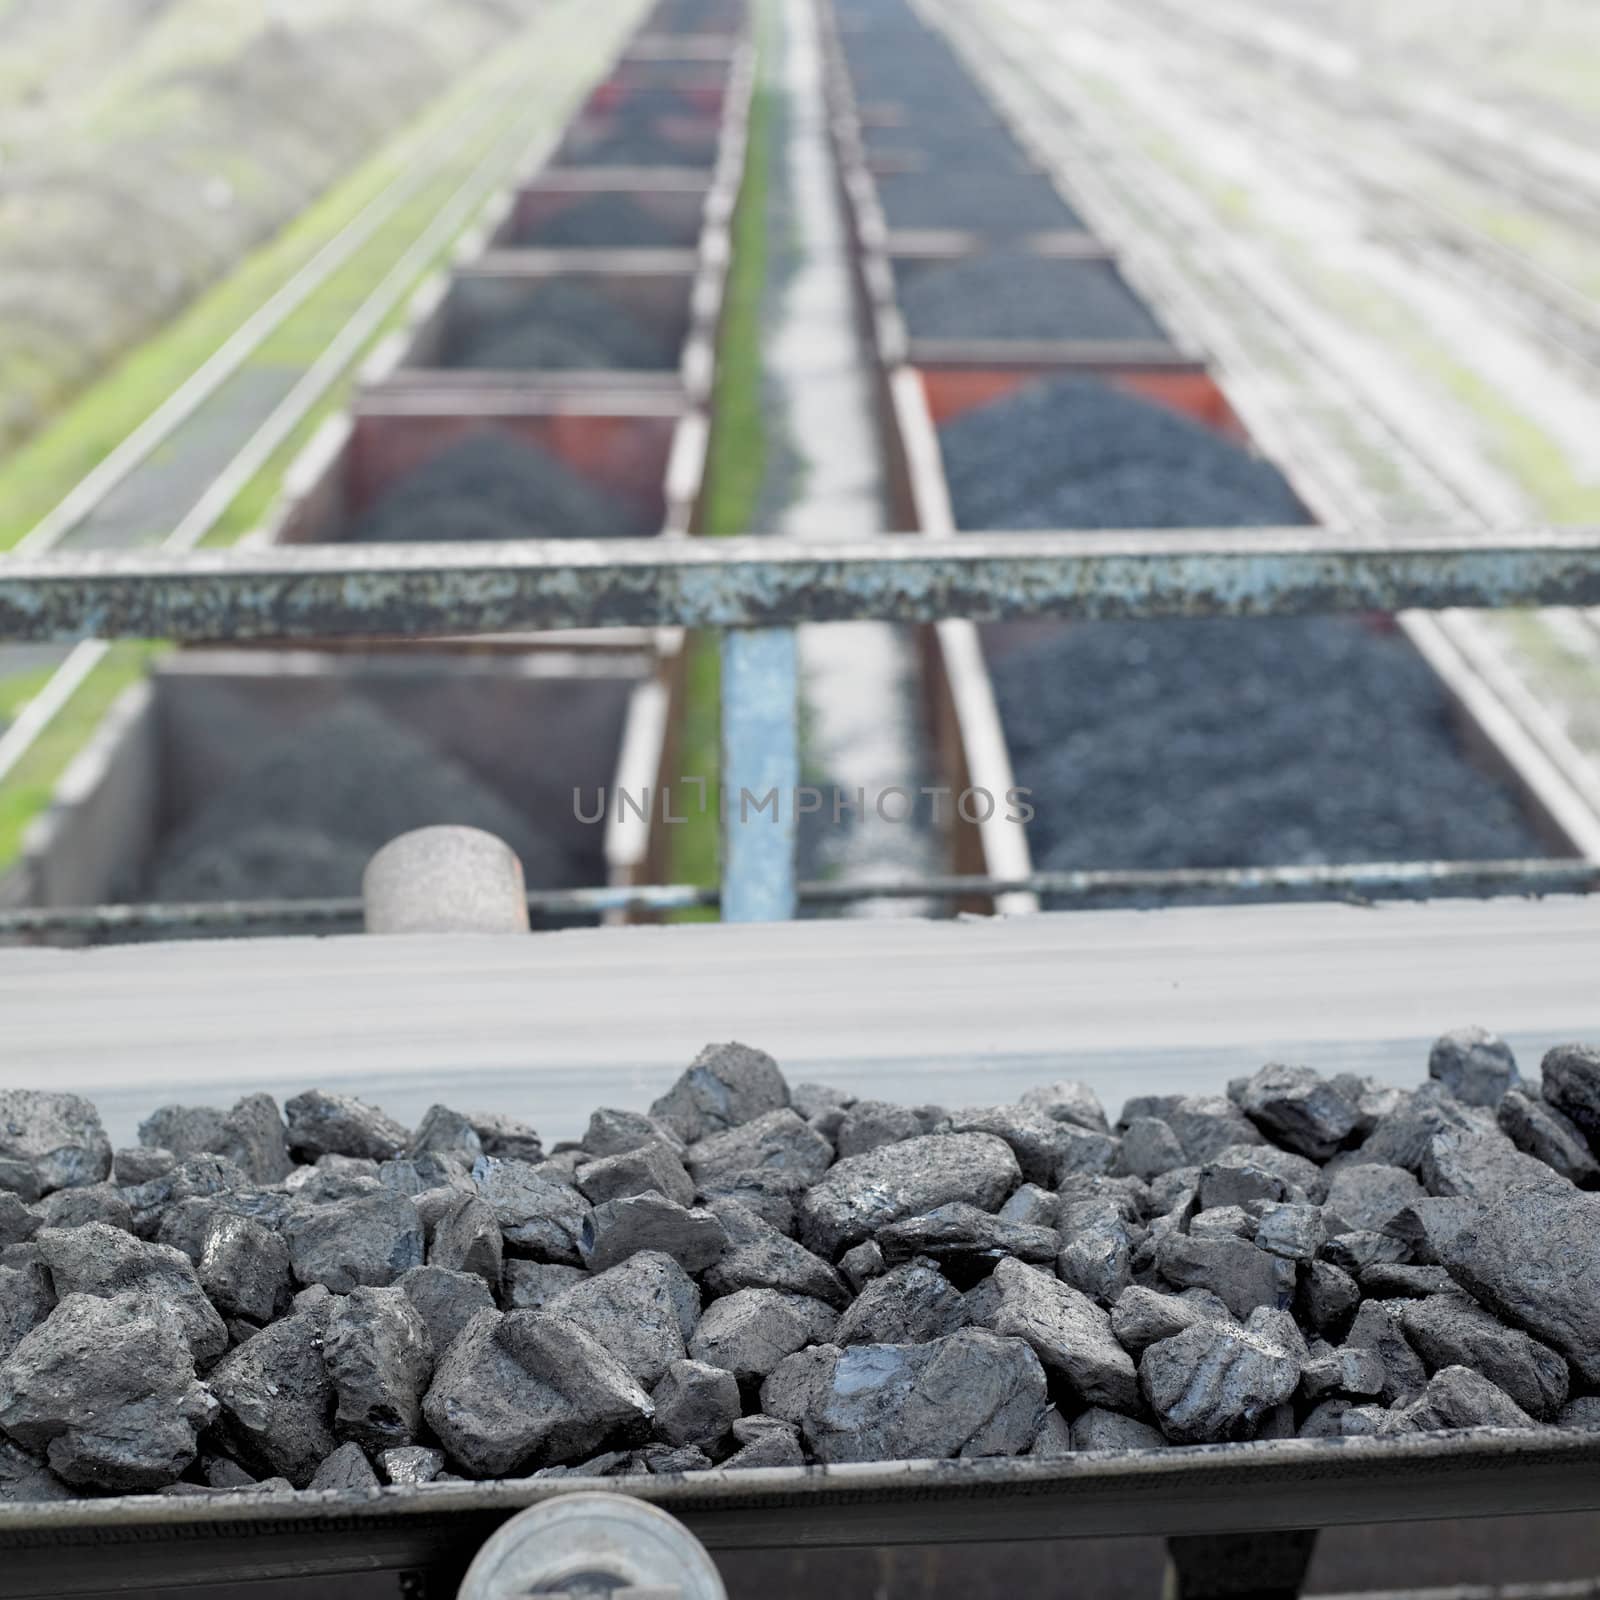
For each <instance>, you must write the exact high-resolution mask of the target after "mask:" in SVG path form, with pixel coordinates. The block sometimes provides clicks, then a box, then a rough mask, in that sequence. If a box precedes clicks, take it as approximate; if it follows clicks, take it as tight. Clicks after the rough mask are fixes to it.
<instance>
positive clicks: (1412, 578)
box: [0, 528, 1600, 931]
mask: <svg viewBox="0 0 1600 1600" xmlns="http://www.w3.org/2000/svg"><path fill="white" fill-rule="evenodd" d="M1596 604H1600V530H1594V529H1553V528H1541V529H1523V530H1509V531H1506V532H1504V533H1501V534H1498V535H1496V536H1495V537H1494V539H1493V540H1492V541H1485V540H1484V539H1483V538H1482V537H1481V536H1479V537H1477V538H1474V537H1472V536H1471V535H1466V536H1463V535H1461V534H1459V533H1455V532H1451V531H1439V530H1403V529H1391V528H1370V529H1358V530H1340V529H1328V528H1311V529H1305V528H1292V529H1259V530H1250V531H1248V532H1244V533H1240V532H1230V531H1203V530H1201V531H1194V532H1183V533H1170V532H1131V533H1036V534H987V533H970V534H959V535H954V536H946V537H927V538H920V539H916V540H909V539H904V538H896V537H895V536H893V535H885V536H882V537H879V538H874V539H867V540H861V541H858V542H855V543H850V544H836V543H832V542H823V541H806V540H798V539H784V538H739V539H717V540H704V541H700V540H682V541H662V540H651V539H632V540H615V541H549V542H546V541H539V540H528V541H525V542H518V541H509V542H505V543H496V544H488V545H470V544H420V545H406V546H390V547H351V546H342V545H328V546H301V547H275V548H267V549H263V550H249V551H241V550H234V551H225V552H210V551H197V552H182V553H172V552H166V551H154V552H151V551H137V552H120V553H88V554H75V555H48V556H42V557H37V558H33V559H22V560H12V561H9V562H6V563H5V564H3V565H0V638H11V639H23V640H48V639H85V638H100V639H109V638H167V639H175V640H185V641H210V640H219V639H227V640H229V641H231V642H238V643H243V642H248V641H253V642H261V643H266V642H271V643H282V642H289V641H295V640H307V639H323V640H326V639H339V638H353V639H392V638H395V637H407V638H415V637H430V636H431V637H437V636H441V635H454V636H462V635H481V634H486V633H503V632H514V631H516V630H519V629H563V628H567V629H571V628H607V627H657V626H687V627H700V628H711V629H716V630H719V631H722V632H723V634H724V643H723V666H724V672H723V706H722V724H723V754H724V791H725V798H724V803H723V805H722V806H721V812H722V818H723V825H724V836H725V844H724V863H725V871H724V882H723V889H722V904H723V908H724V913H725V915H726V916H727V917H728V919H729V920H747V921H748V920H769V919H774V918H782V917H786V916H789V915H792V914H793V912H794V910H795V908H796V906H797V905H798V903H799V889H798V884H797V876H796V869H795V859H794V855H795V852H794V834H795V827H794V824H795V816H794V808H795V806H796V804H797V800H796V798H795V797H796V795H797V792H798V786H799V771H800V767H799V755H798V748H797V746H798V720H797V717H796V714H795V704H794V677H795V674H794V640H793V628H794V626H795V625H796V624H799V623H804V622H837V621H849V620H858V619H872V620H879V621H891V622H928V621H939V620H943V619H948V618H951V617H959V618H968V619H971V620H974V621H1008V620H1017V619H1025V618H1037V617H1059V618H1093V619H1118V620H1122V619H1134V618H1149V617H1263V616H1275V615H1292V614H1302V615H1304V614H1314V613H1325V612H1338V611H1357V612H1360V611H1401V610H1447V609H1451V608H1455V607H1460V606H1483V607H1505V606H1538V605H1596ZM747 794H748V796H749V797H750V798H749V800H748V801H747V800H746V798H745V797H746V795H747ZM729 801H731V803H728V802H729ZM1341 874H1342V876H1341ZM1592 876H1593V875H1592V873H1591V872H1589V871H1588V869H1587V865H1586V864H1585V863H1582V862H1579V863H1572V862H1568V863H1554V864H1543V865H1531V866H1530V864H1527V863H1523V864H1518V865H1516V866H1515V867H1514V868H1513V869H1512V870H1510V871H1507V870H1506V869H1504V868H1503V867H1499V868H1489V869H1487V870H1486V869H1485V867H1484V865H1483V864H1466V865H1465V866H1452V865H1450V864H1447V863H1402V864H1398V865H1393V866H1384V867H1380V868H1370V867H1369V868H1347V869H1339V870H1338V871H1335V872H1332V873H1329V872H1325V871H1321V870H1320V869H1318V870H1312V871H1310V872H1309V873H1308V872H1305V871H1301V872H1299V873H1298V874H1297V873H1296V872H1294V871H1285V870H1282V869H1277V870H1272V871H1265V872H1253V871H1250V870H1247V869H1240V870H1238V871H1236V872H1234V873H1230V874H1223V875H1222V877H1221V878H1220V879H1219V878H1217V877H1216V876H1211V877H1208V876H1207V875H1205V874H1199V875H1195V874H1154V875H1147V874H1137V873H1131V874H1118V873H1111V874H1101V873H1069V874H1056V875H1039V876H1037V877H1031V878H1030V879H1029V880H1028V881H1027V884H1026V886H1025V888H1022V889H1018V890H1017V892H1034V893H1048V894H1054V895H1061V896H1067V897H1071V896H1083V895H1091V894H1102V893H1110V892H1132V893H1144V892H1149V893H1163V892H1167V891H1169V890H1170V891H1172V892H1177V893H1193V892H1196V891H1209V890H1216V889H1221V890H1223V891H1234V890H1237V891H1240V892H1244V893H1255V892H1265V891H1269V890H1270V892H1272V893H1276V894H1279V895H1281V894H1283V893H1293V892H1300V891H1305V890H1315V889H1318V888H1328V889H1332V890H1334V891H1335V892H1340V893H1382V892H1386V891H1387V892H1401V893H1416V892H1427V891H1428V890H1429V889H1440V888H1447V887H1451V886H1452V884H1453V885H1454V886H1455V887H1457V888H1458V889H1459V888H1461V887H1466V886H1467V885H1468V884H1469V883H1470V882H1474V881H1475V882H1476V883H1477V885H1478V886H1479V887H1480V889H1481V888H1484V887H1488V888H1494V887H1500V888H1510V889H1513V890H1515V889H1517V888H1519V887H1520V888H1522V889H1523V890H1525V891H1526V890H1529V889H1531V890H1532V892H1541V890H1542V889H1545V888H1562V889H1575V888H1588V887H1591V886H1592ZM992 887H994V891H995V892H997V893H998V892H1002V891H1001V890H1000V888H999V887H998V886H992ZM684 892H685V891H683V890H681V889H673V888H669V889H664V890H660V891H654V892H653V893H652V894H646V895H643V896H641V898H640V899H639V900H634V901H631V902H630V905H631V906H632V907H635V908H637V907H638V906H639V905H641V904H643V905H645V906H646V907H647V908H649V909H668V908H670V907H671V906H673V905H676V904H681V903H682V902H681V901H678V900H675V899H674V896H677V895H680V894H682V893H684ZM885 892H886V891H884V890H883V889H882V888H881V887H877V886H874V887H873V896H874V897H876V896H877V895H880V894H883V893H885ZM888 892H893V891H888ZM906 892H907V893H908V894H909V893H916V894H924V893H928V892H929V886H926V885H917V886H907V887H906ZM933 892H936V893H938V892H942V891H941V890H939V889H938V888H937V887H936V888H934V890H933ZM693 893H695V894H696V895H698V894H699V893H700V891H693ZM854 897H856V896H855V895H854V892H853V891H845V892H843V893H841V894H840V895H839V898H840V899H849V898H854ZM558 898H559V897H558ZM811 898H812V899H813V901H815V898H816V897H815V896H814V895H813V896H812V897H811ZM652 900H654V904H653V905H652V904H651V901H652ZM565 903H566V904H567V905H571V904H572V901H571V898H570V897H567V899H566V902H565ZM694 903H696V904H699V903H704V902H703V901H701V900H699V899H698V898H697V899H696V900H695V902H694ZM599 905H600V902H599V901H598V900H594V901H593V904H592V906H586V907H585V909H594V908H598V907H599ZM179 909H182V908H179ZM605 909H614V906H613V905H612V904H611V903H610V902H607V904H606V906H605ZM234 914H235V915H237V913H234ZM343 914H344V913H343V912H341V913H340V915H343ZM58 915H59V914H58ZM86 915H87V916H88V918H89V920H90V922H91V923H93V922H95V919H98V925H99V926H105V925H106V922H107V920H108V919H107V918H106V916H105V914H104V913H103V912H96V911H90V912H89V913H87V914H86ZM145 915H146V916H147V917H150V919H151V920H150V921H149V922H146V923H145V924H144V925H145V926H149V925H153V924H160V922H161V917H160V914H159V912H157V913H150V912H146V913H145ZM217 915H218V916H219V917H221V918H222V919H224V920H225V919H226V917H227V916H228V915H229V914H228V913H226V912H219V913H217ZM189 920H190V922H191V924H193V922H194V921H195V919H194V918H193V917H192V915H191V916H190V918H189ZM200 920H202V921H203V920H205V919H200ZM306 920H307V921H317V920H320V914H319V913H317V912H316V911H315V910H314V909H313V910H312V911H311V914H310V915H308V916H307V918H306ZM125 925H126V924H125ZM7 931H22V930H21V929H20V928H14V929H12V930H7Z"/></svg>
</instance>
